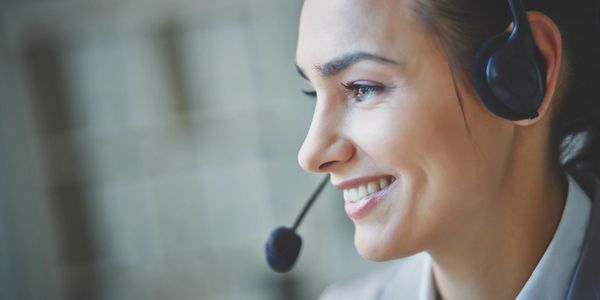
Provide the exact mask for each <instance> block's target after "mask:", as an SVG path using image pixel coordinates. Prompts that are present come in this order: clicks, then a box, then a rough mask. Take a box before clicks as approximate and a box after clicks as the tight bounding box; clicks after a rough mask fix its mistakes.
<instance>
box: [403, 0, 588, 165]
mask: <svg viewBox="0 0 600 300" xmlns="http://www.w3.org/2000/svg"><path fill="white" fill-rule="evenodd" d="M414 1H415V4H416V6H415V7H414V9H415V12H416V13H417V15H418V16H419V17H420V18H421V21H422V22H423V24H425V26H426V27H427V28H428V29H430V30H431V31H433V32H434V33H435V34H436V35H437V37H438V38H439V39H440V41H441V43H442V45H443V48H444V50H445V51H446V55H447V56H448V59H449V62H450V68H451V69H452V71H453V74H455V75H456V76H459V77H460V78H462V79H466V81H469V82H470V78H471V65H472V63H473V60H474V57H475V53H476V51H477V49H478V48H479V47H480V45H481V44H482V43H483V42H484V41H485V40H486V39H488V38H490V37H492V36H494V35H497V34H499V33H502V32H503V31H504V30H505V29H506V26H507V25H508V24H509V23H510V22H511V21H512V15H511V13H510V9H509V6H508V2H507V0H486V1H482V0H414ZM524 4H525V7H526V9H527V10H534V11H539V12H542V13H544V14H545V15H547V16H549V17H550V18H551V19H552V20H553V21H554V22H555V23H556V24H557V26H558V28H559V30H560V32H561V35H562V38H563V45H564V51H563V53H564V55H565V56H564V58H563V60H564V62H565V64H563V67H566V70H567V71H566V72H564V75H565V76H562V78H559V80H561V81H562V82H559V89H558V91H559V93H558V94H557V97H558V99H555V100H554V101H553V102H557V103H556V105H558V106H557V107H554V108H553V109H552V111H553V115H552V116H551V117H552V125H551V130H550V135H551V136H550V147H551V149H550V151H551V152H550V153H551V155H552V159H553V161H552V163H553V165H554V167H558V166H560V165H562V166H563V169H564V170H565V171H567V172H573V171H586V172H592V173H594V174H595V175H598V176H600V76H599V75H600V14H599V11H600V1H598V0H524ZM459 100H460V97H459ZM461 107H462V103H461Z"/></svg>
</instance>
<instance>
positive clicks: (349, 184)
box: [333, 175, 393, 190]
mask: <svg viewBox="0 0 600 300" xmlns="http://www.w3.org/2000/svg"><path fill="white" fill-rule="evenodd" d="M386 177H393V176H392V175H375V176H364V177H357V178H354V179H349V180H346V181H342V182H340V183H335V184H333V185H334V186H335V187H336V188H338V189H340V190H347V189H351V188H353V187H357V186H360V185H363V184H367V183H369V182H372V181H376V180H379V179H381V178H386Z"/></svg>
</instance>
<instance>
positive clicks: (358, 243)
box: [354, 228, 422, 262]
mask: <svg viewBox="0 0 600 300" xmlns="http://www.w3.org/2000/svg"><path fill="white" fill-rule="evenodd" d="M398 240H399V239H390V238H389V237H381V236H379V237H378V236H375V235H369V234H368V233H365V232H361V231H360V230H359V229H358V228H357V229H356V231H355V233H354V246H355V247H356V250H357V251H358V254H360V256H362V257H363V258H364V259H367V260H370V261H374V262H383V261H388V260H393V259H399V258H404V257H408V256H411V255H414V254H417V253H419V252H421V251H422V250H420V249H416V248H418V247H411V243H408V242H400V241H398Z"/></svg>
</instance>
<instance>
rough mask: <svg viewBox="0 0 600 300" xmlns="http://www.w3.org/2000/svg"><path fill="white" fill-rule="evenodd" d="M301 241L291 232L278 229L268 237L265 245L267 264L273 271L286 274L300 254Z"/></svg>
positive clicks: (281, 228) (283, 228)
mask: <svg viewBox="0 0 600 300" xmlns="http://www.w3.org/2000/svg"><path fill="white" fill-rule="evenodd" d="M301 247H302V239H301V238H300V236H299V235H297V234H296V233H295V232H294V231H293V230H291V229H289V228H286V227H278V228H276V229H275V230H273V232H271V235H270V236H269V239H268V240H267V245H266V254H267V262H268V263H269V266H270V267H271V269H273V270H274V271H277V272H280V273H286V272H288V271H289V270H291V269H292V267H293V266H294V264H295V263H296V259H298V254H300V248H301Z"/></svg>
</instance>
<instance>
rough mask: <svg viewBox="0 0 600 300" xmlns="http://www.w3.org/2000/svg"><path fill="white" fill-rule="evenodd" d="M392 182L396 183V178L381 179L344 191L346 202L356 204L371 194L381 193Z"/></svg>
mask: <svg viewBox="0 0 600 300" xmlns="http://www.w3.org/2000/svg"><path fill="white" fill-rule="evenodd" d="M392 182H394V178H391V179H390V178H381V179H379V180H376V181H372V182H369V183H367V184H363V185H360V186H358V187H354V188H351V189H346V190H344V200H345V201H346V202H356V201H358V200H360V199H362V198H364V197H366V196H368V195H370V194H373V193H376V192H379V191H380V190H382V189H384V188H385V187H387V186H388V185H390V184H391V183H392Z"/></svg>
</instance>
